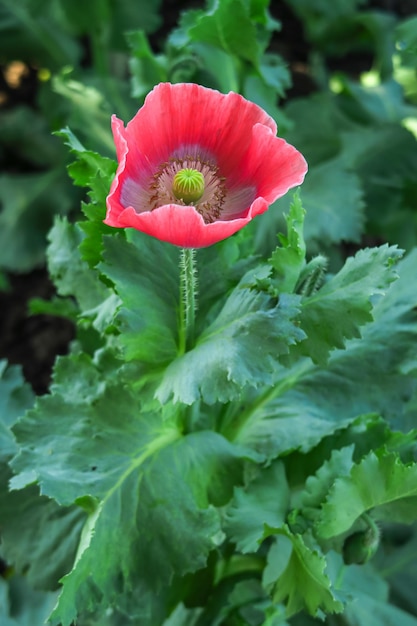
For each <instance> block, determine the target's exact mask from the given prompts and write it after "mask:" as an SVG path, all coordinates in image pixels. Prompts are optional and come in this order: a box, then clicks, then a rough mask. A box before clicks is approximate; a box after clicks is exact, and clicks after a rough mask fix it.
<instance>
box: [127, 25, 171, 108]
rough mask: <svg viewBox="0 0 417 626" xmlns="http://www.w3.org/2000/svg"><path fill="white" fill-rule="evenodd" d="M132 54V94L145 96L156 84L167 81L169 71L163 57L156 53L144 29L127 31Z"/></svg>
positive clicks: (130, 60) (130, 62)
mask: <svg viewBox="0 0 417 626" xmlns="http://www.w3.org/2000/svg"><path fill="white" fill-rule="evenodd" d="M126 38H127V42H128V44H129V48H130V50H131V53H132V56H131V58H130V59H129V67H130V72H131V75H132V78H131V80H132V96H134V97H135V98H142V97H144V96H145V95H146V94H147V93H148V92H149V91H150V90H151V89H152V88H153V86H154V85H157V84H158V83H162V82H166V81H167V78H168V77H167V71H166V69H165V67H164V64H163V62H162V59H160V58H158V56H156V55H154V53H153V52H152V49H151V46H150V45H149V42H148V39H147V37H146V35H145V33H144V32H143V31H140V30H139V31H133V32H132V31H130V32H128V33H126Z"/></svg>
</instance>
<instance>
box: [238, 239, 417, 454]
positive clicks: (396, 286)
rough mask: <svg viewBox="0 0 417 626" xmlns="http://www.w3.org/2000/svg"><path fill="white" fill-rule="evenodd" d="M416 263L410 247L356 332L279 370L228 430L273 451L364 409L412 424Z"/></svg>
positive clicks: (302, 445) (338, 425) (331, 429)
mask: <svg viewBox="0 0 417 626" xmlns="http://www.w3.org/2000/svg"><path fill="white" fill-rule="evenodd" d="M416 263H417V251H413V253H411V254H409V255H408V256H406V257H405V258H404V259H403V260H401V261H400V262H399V264H398V273H399V278H398V279H397V280H396V281H395V282H394V283H393V284H392V285H391V286H390V288H389V290H388V292H387V294H386V296H384V297H383V298H381V299H380V300H379V301H378V302H377V303H376V304H375V307H374V310H373V315H374V321H373V322H372V323H370V324H367V325H366V326H364V327H363V330H362V337H361V338H360V339H353V340H350V341H348V342H347V345H346V349H343V350H335V351H333V353H332V354H331V356H330V359H329V362H328V365H327V367H326V368H318V367H315V366H314V365H313V364H312V363H311V362H310V363H309V361H307V360H305V361H299V362H297V363H296V364H294V366H292V367H291V368H289V369H284V368H282V369H281V370H278V371H277V376H276V382H275V385H274V388H273V389H272V390H271V391H270V392H268V398H267V399H268V401H267V402H265V403H259V404H258V405H255V406H254V407H253V408H251V407H250V406H249V407H248V408H247V409H246V411H245V413H244V415H243V417H244V423H243V425H242V426H241V427H240V429H239V430H238V432H237V433H236V432H233V433H232V434H231V436H232V437H233V438H234V439H235V440H236V441H239V442H240V443H242V444H243V445H246V446H250V447H251V448H252V449H255V450H257V451H259V452H260V453H262V454H265V455H266V456H267V458H268V459H273V458H276V457H277V456H279V455H281V454H285V453H288V452H290V451H293V450H301V451H302V452H308V451H309V450H310V449H311V448H312V447H314V446H315V445H317V444H318V443H319V441H320V440H321V439H322V438H323V437H326V436H328V435H332V434H333V433H335V432H336V431H338V430H339V429H343V428H346V426H348V425H349V424H354V423H355V420H356V418H358V417H360V416H366V415H367V414H368V415H369V414H375V413H379V414H380V415H381V416H382V417H383V418H385V419H386V420H387V421H388V423H391V424H393V425H394V426H395V427H396V428H397V429H398V428H399V429H401V430H403V431H405V432H407V431H409V430H410V429H412V428H413V427H414V426H415V416H416V406H415V405H414V407H413V402H415V400H413V398H414V399H415V397H416V396H415V394H416V389H417V381H416V378H415V375H414V374H413V372H414V371H415V368H416V367H417V362H416V357H415V343H416V340H417V313H416V311H417V283H416V272H415V267H416ZM241 417H242V415H240V414H239V416H238V418H237V421H238V423H239V421H240V420H241ZM361 422H362V418H361ZM372 441H373V440H372ZM346 443H347V444H348V443H349V442H346ZM346 443H345V445H346ZM378 445H382V442H381V443H379V444H378ZM371 447H373V446H371Z"/></svg>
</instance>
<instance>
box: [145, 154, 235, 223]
mask: <svg viewBox="0 0 417 626" xmlns="http://www.w3.org/2000/svg"><path fill="white" fill-rule="evenodd" d="M226 195H227V190H226V185H225V179H224V177H222V176H220V175H219V168H218V166H217V165H216V164H215V163H213V162H212V161H209V160H207V159H203V158H202V157H200V156H199V155H196V156H194V155H193V156H191V155H186V156H184V157H176V156H175V157H171V158H170V159H169V161H166V162H165V163H162V164H161V165H160V167H159V168H158V170H157V172H155V174H154V175H153V176H152V179H151V181H150V186H149V204H150V206H151V211H152V210H154V209H157V208H158V207H160V206H163V205H165V204H177V205H183V206H193V207H194V208H195V210H196V211H197V212H198V213H200V215H201V216H202V218H203V220H204V221H205V223H206V224H210V223H211V222H215V221H216V220H218V219H219V218H220V216H221V212H222V208H223V205H224V204H225V201H226Z"/></svg>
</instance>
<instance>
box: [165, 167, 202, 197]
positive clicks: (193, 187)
mask: <svg viewBox="0 0 417 626" xmlns="http://www.w3.org/2000/svg"><path fill="white" fill-rule="evenodd" d="M205 186H206V181H205V180H204V176H203V174H202V173H201V172H199V171H198V170H193V169H192V168H190V167H185V168H184V169H183V170H180V171H179V172H177V173H176V174H175V176H174V179H173V181H172V192H173V194H174V196H175V197H176V198H177V199H178V200H184V202H185V203H186V204H194V203H195V202H198V201H199V200H200V199H201V198H202V196H203V193H204V187H205Z"/></svg>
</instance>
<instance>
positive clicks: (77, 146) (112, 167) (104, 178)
mask: <svg viewBox="0 0 417 626" xmlns="http://www.w3.org/2000/svg"><path fill="white" fill-rule="evenodd" d="M55 134H56V135H58V136H60V137H62V138H63V139H64V141H65V144H66V145H67V146H69V147H70V148H71V152H73V153H74V154H76V156H77V160H76V161H75V162H74V163H72V164H71V165H69V166H68V172H69V174H70V176H71V178H72V179H73V180H74V184H75V185H79V186H80V187H89V188H90V191H89V192H88V195H89V197H90V203H89V204H85V203H83V204H82V209H83V213H84V215H85V216H86V217H87V220H88V221H81V222H79V227H80V229H81V230H82V231H83V233H84V235H85V236H84V239H83V240H82V241H81V242H80V246H79V248H80V253H81V258H82V259H83V260H84V261H87V263H88V264H89V265H90V266H91V267H94V266H95V265H97V263H98V262H99V261H100V260H101V253H102V250H103V243H102V238H103V235H104V234H109V233H111V234H113V233H114V232H115V229H112V228H111V227H110V226H106V224H104V223H103V220H104V218H105V216H106V198H107V195H108V193H109V189H110V184H111V181H112V179H113V176H114V173H115V171H116V165H117V164H116V162H115V161H113V160H112V159H109V158H107V157H103V156H101V155H100V154H98V153H97V152H93V151H92V150H86V149H85V148H84V146H83V145H82V144H81V142H80V141H79V140H78V139H77V137H76V136H75V135H74V134H73V133H72V131H71V130H70V129H69V128H68V127H67V128H63V129H62V130H60V131H58V132H57V133H55Z"/></svg>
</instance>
